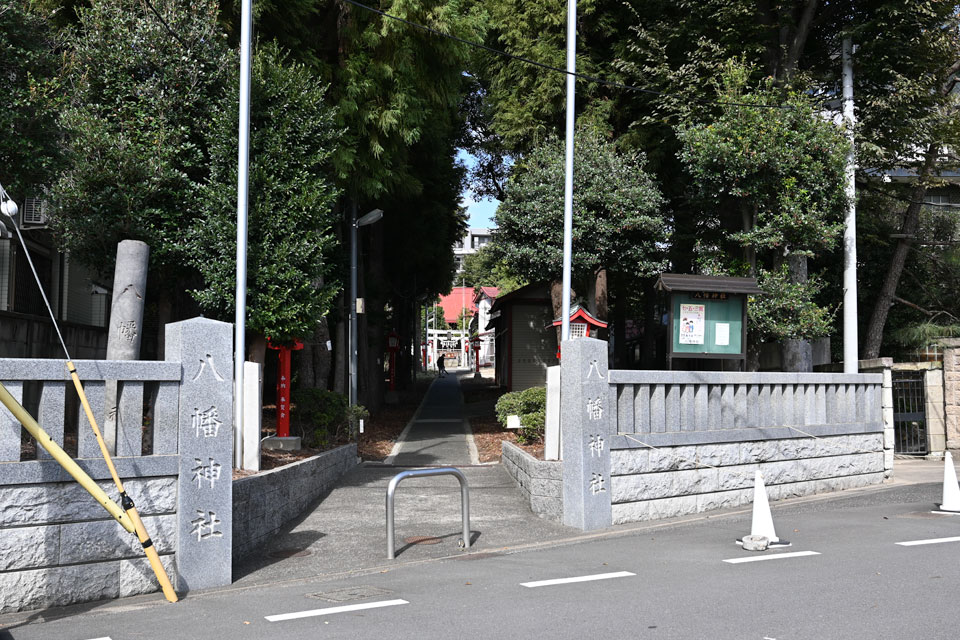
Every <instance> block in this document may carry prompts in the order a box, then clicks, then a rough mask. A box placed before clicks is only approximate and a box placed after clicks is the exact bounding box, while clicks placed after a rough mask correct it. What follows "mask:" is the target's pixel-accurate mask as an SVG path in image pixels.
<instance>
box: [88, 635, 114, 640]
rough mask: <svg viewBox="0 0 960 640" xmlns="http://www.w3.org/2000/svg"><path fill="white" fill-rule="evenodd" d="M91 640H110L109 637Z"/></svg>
mask: <svg viewBox="0 0 960 640" xmlns="http://www.w3.org/2000/svg"><path fill="white" fill-rule="evenodd" d="M92 640H110V636H103V637H102V638H93V639H92Z"/></svg>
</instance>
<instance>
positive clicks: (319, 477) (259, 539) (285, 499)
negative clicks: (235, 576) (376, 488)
mask: <svg viewBox="0 0 960 640" xmlns="http://www.w3.org/2000/svg"><path fill="white" fill-rule="evenodd" d="M356 465H357V445H355V444H348V445H344V446H342V447H339V448H337V449H334V450H332V451H327V452H325V453H321V454H320V455H318V456H314V457H312V458H307V459H306V460H302V461H300V462H297V463H295V464H290V465H287V466H284V467H281V468H279V469H273V470H271V471H266V472H263V473H260V474H257V475H255V476H249V477H247V478H239V479H237V480H235V481H234V483H233V558H234V560H236V559H239V558H242V557H244V556H247V555H250V554H251V553H253V552H254V551H255V550H256V549H258V548H259V547H260V546H262V545H264V544H266V543H267V542H269V541H270V539H271V538H272V537H273V536H274V535H276V534H277V532H279V531H280V529H281V528H282V527H283V525H284V524H286V523H287V522H289V521H290V520H292V519H294V518H296V517H297V516H299V515H300V514H301V513H303V512H304V511H305V510H306V509H307V508H308V507H309V506H310V505H311V504H313V503H314V502H316V501H317V500H318V499H320V498H321V497H323V496H324V495H325V494H327V493H328V492H329V491H330V490H331V489H333V486H334V484H336V482H337V480H339V479H340V477H341V476H342V475H343V474H345V473H346V472H348V471H350V469H352V468H353V467H355V466H356Z"/></svg>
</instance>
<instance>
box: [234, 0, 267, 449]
mask: <svg viewBox="0 0 960 640" xmlns="http://www.w3.org/2000/svg"><path fill="white" fill-rule="evenodd" d="M252 30H253V1H252V0H243V2H242V3H241V9H240V130H239V140H238V143H239V144H238V147H239V152H238V155H237V282H236V285H237V287H236V308H235V310H234V312H235V316H234V321H233V332H234V335H233V349H234V355H233V383H234V392H233V436H234V439H233V442H234V445H233V463H234V466H235V467H237V468H242V467H243V363H244V361H245V360H246V359H247V358H246V348H245V347H246V333H245V329H246V324H247V188H248V185H249V168H250V48H251V45H250V42H251V36H250V34H251V32H252ZM257 406H260V403H259V401H258V402H257Z"/></svg>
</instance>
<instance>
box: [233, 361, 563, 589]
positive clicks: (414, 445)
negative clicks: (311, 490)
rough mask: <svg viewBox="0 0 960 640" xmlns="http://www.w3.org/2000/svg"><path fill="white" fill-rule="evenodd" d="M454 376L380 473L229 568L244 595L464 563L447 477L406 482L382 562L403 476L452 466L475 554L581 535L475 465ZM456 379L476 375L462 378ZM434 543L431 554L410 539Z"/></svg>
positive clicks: (343, 485) (492, 469)
mask: <svg viewBox="0 0 960 640" xmlns="http://www.w3.org/2000/svg"><path fill="white" fill-rule="evenodd" d="M457 373H458V372H456V371H450V373H449V375H448V376H446V377H444V378H438V379H436V380H435V381H434V382H433V384H432V385H431V386H430V389H429V390H428V392H427V394H426V396H425V397H424V399H423V401H422V403H421V404H420V407H419V408H418V409H417V411H416V413H415V414H414V416H413V418H412V419H411V420H410V423H409V424H408V425H407V428H406V429H404V432H403V434H401V436H400V438H398V443H397V445H396V446H395V447H394V450H393V452H392V454H391V455H390V457H388V458H387V460H386V461H385V462H384V463H377V462H365V463H362V464H360V465H358V466H357V467H356V468H355V469H353V470H352V471H350V472H349V473H348V474H346V475H345V476H344V477H343V478H342V479H341V480H340V482H338V484H337V487H336V488H335V489H334V490H333V491H332V492H331V493H330V494H329V495H327V496H326V497H324V498H323V499H322V500H320V501H319V502H318V503H317V504H316V505H315V506H314V508H313V509H311V510H310V511H308V512H307V513H305V514H304V515H303V516H301V518H299V519H297V520H295V521H294V522H293V523H291V524H290V525H288V526H287V527H285V528H284V530H283V532H282V533H281V534H280V535H278V536H277V538H276V539H275V540H274V541H273V542H272V543H271V544H269V545H267V546H266V547H265V548H263V549H261V550H260V552H258V553H256V554H254V555H253V556H251V557H248V558H246V559H244V560H243V561H242V562H240V563H238V564H236V565H235V566H234V581H235V584H240V585H256V584H266V583H270V582H276V581H285V580H296V579H301V578H318V577H322V576H335V575H339V574H343V573H353V572H367V571H376V570H378V569H383V568H387V567H391V568H392V567H395V566H398V565H401V564H405V563H417V562H423V561H425V560H428V559H435V558H442V557H446V556H460V555H463V553H464V552H463V551H461V550H460V549H459V547H458V545H457V543H458V541H459V539H460V538H461V532H462V522H461V519H460V518H461V516H460V513H461V512H460V485H459V483H458V482H457V480H456V478H454V477H452V476H435V477H427V478H410V479H407V480H404V481H403V482H402V483H400V485H399V487H398V488H397V491H396V494H395V526H396V541H395V544H396V559H395V560H387V557H386V544H387V541H386V505H385V502H386V490H387V484H388V483H389V482H390V479H391V478H393V477H394V476H395V475H397V474H398V473H400V472H401V471H404V470H405V469H409V468H418V467H436V466H454V467H457V468H458V469H460V470H461V471H463V473H464V474H465V475H466V477H467V482H468V485H469V488H470V529H471V531H472V537H471V547H472V548H471V549H470V551H471V552H478V551H502V550H504V549H507V548H514V547H517V546H523V545H528V544H538V543H543V542H548V541H556V540H560V539H563V538H568V537H570V536H572V535H576V534H578V533H579V531H577V530H575V529H571V528H569V527H564V526H562V525H560V524H558V523H556V522H551V521H547V520H543V519H541V518H538V517H537V516H536V515H534V514H533V512H531V511H530V507H529V504H528V503H527V502H526V500H524V498H523V497H522V495H521V494H520V491H519V490H518V489H517V487H516V485H515V484H514V482H513V479H512V478H510V476H509V475H508V474H507V472H506V471H505V470H504V468H503V465H501V464H487V465H478V464H476V463H475V461H476V459H477V456H476V449H475V447H474V446H473V443H472V436H471V433H470V425H469V419H468V417H467V412H466V411H465V405H464V403H463V394H462V392H461V389H460V383H459V380H458V377H457ZM459 373H460V374H461V375H472V374H470V373H469V372H467V371H461V372H459ZM416 537H427V538H430V539H429V540H428V541H427V542H428V543H429V544H424V543H419V544H413V543H411V542H408V541H407V540H408V539H411V538H416Z"/></svg>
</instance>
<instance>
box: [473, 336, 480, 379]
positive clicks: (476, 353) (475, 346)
mask: <svg viewBox="0 0 960 640" xmlns="http://www.w3.org/2000/svg"><path fill="white" fill-rule="evenodd" d="M473 358H474V360H476V362H477V373H480V341H479V340H477V341H476V342H474V343H473Z"/></svg>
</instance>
